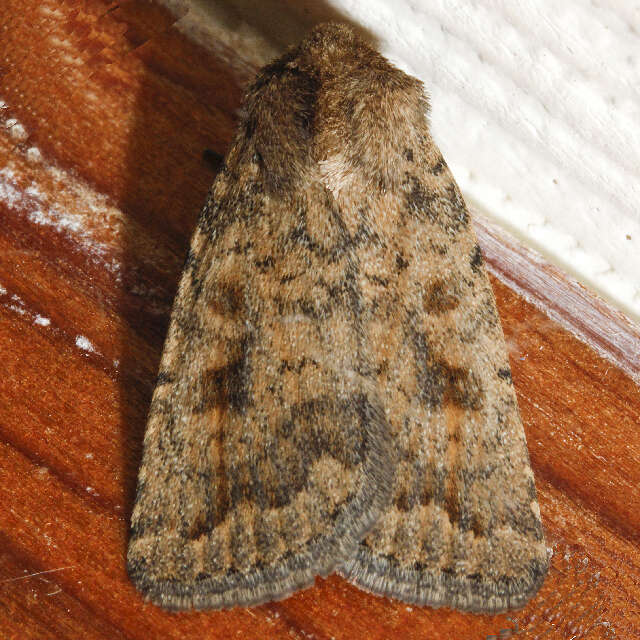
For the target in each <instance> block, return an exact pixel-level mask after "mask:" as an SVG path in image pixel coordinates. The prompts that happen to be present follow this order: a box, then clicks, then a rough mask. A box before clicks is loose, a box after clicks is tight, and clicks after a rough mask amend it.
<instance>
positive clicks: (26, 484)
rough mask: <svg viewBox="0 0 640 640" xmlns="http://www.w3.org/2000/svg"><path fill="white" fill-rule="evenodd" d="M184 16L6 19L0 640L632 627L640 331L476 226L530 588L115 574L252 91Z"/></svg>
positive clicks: (90, 14)
mask: <svg viewBox="0 0 640 640" xmlns="http://www.w3.org/2000/svg"><path fill="white" fill-rule="evenodd" d="M174 20H175V19H174V18H173V17H172V16H171V15H170V14H168V13H167V12H166V11H165V10H163V9H160V8H158V7H157V6H155V5H153V4H151V3H149V2H130V3H123V4H120V5H115V4H114V5H110V4H108V3H103V2H98V1H92V0H88V1H86V2H82V3H80V2H77V3H74V2H69V1H60V2H58V0H56V1H55V2H54V1H53V0H47V1H45V2H36V1H35V0H4V2H3V3H2V7H1V8H0V100H2V101H3V102H2V103H0V104H1V106H0V354H1V357H2V360H1V366H2V377H1V378H0V638H1V639H2V640H5V639H13V638H16V639H18V638H19V639H25V638H27V639H28V638H37V639H39V640H41V639H48V638H56V639H58V640H62V639H67V638H89V639H91V638H109V639H113V638H131V639H134V638H136V639H138V638H139V639H143V638H198V639H202V638H216V639H217V638H220V639H227V638H251V639H253V638H255V639H256V640H258V639H260V640H270V639H276V638H288V639H290V638H298V639H309V638H314V639H316V640H329V639H330V638H335V639H336V640H338V639H342V638H344V639H349V640H354V639H359V638H366V639H386V638H403V639H407V640H411V639H416V640H417V639H418V638H420V639H423V638H430V639H431V638H446V639H467V638H469V639H475V638H479V639H484V638H486V637H487V636H491V635H494V636H497V637H500V638H507V637H511V636H512V635H516V632H518V633H519V634H520V635H519V636H518V637H526V638H549V639H551V638H574V639H578V638H588V639H601V638H618V639H620V638H635V637H638V636H640V550H639V546H640V534H639V532H640V495H639V491H638V487H639V486H640V428H639V424H640V390H639V388H638V386H637V381H638V376H639V374H640V372H639V370H638V358H637V354H638V344H640V333H639V332H638V330H637V328H634V327H633V326H632V325H630V324H629V323H627V322H626V321H625V320H624V318H621V317H620V316H618V315H617V314H616V313H615V312H611V311H610V310H609V309H608V308H607V307H606V306H605V305H604V304H603V303H601V302H599V301H597V300H595V299H594V298H592V297H591V296H590V295H589V294H588V293H587V292H585V291H584V290H582V289H581V288H580V287H579V286H578V285H575V283H572V282H570V281H569V280H567V279H565V278H564V277H563V276H562V274H560V273H559V272H558V271H557V270H554V269H552V268H551V267H549V266H548V265H545V263H544V262H543V261H541V260H539V259H538V258H536V257H535V256H533V255H532V254H530V253H529V252H527V251H525V250H523V249H522V248H521V247H518V245H517V244H514V243H513V242H512V241H511V240H509V239H506V238H503V237H502V236H501V234H500V232H498V231H496V230H495V229H493V228H492V227H491V225H488V224H486V223H484V222H482V221H481V220H479V221H478V223H477V224H478V227H477V228H478V231H479V237H480V241H481V244H482V246H483V250H484V251H485V255H486V258H487V262H488V265H489V268H490V271H491V272H492V274H494V275H493V276H492V283H493V286H494V290H495V293H496V297H497V301H498V307H499V311H500V315H501V318H502V321H503V326H504V331H505V334H506V338H507V343H508V345H509V349H510V356H511V363H512V368H513V378H514V383H515V386H516V390H517V392H518V397H519V401H520V407H521V412H522V417H523V420H524V423H525V428H526V433H527V439H528V443H529V450H530V453H531V459H532V465H533V469H534V473H535V476H536V483H537V486H538V490H539V498H540V507H541V512H542V519H543V523H544V525H545V528H546V531H547V537H548V546H549V547H550V548H551V549H552V550H553V559H552V569H551V571H550V574H549V577H548V579H547V580H546V582H545V584H544V586H543V588H542V589H541V591H540V593H539V594H538V596H537V597H536V598H534V600H533V601H532V602H531V603H530V604H529V605H528V606H527V607H526V608H525V609H524V610H521V611H517V612H512V613H511V614H508V615H499V616H478V615H471V614H461V613H458V612H455V611H450V610H447V609H441V610H437V611H436V610H433V609H429V608H420V607H410V606H406V605H404V604H402V603H399V602H395V601H390V600H387V599H382V598H377V597H375V596H372V595H369V594H366V593H363V592H362V591H360V590H358V589H357V588H355V587H353V586H351V585H350V584H349V583H347V582H345V581H344V580H342V579H341V578H338V577H336V576H331V577H329V578H328V579H326V580H318V581H317V584H316V586H315V587H314V588H312V589H309V590H306V591H304V592H301V593H299V594H297V595H295V596H293V597H291V598H289V599H287V600H284V601H282V602H279V603H275V604H269V605H265V606H261V607H257V608H254V609H240V610H233V611H230V612H211V613H182V614H171V613H167V612H165V611H163V610H161V609H159V608H157V607H155V606H153V605H150V604H147V603H145V602H143V600H142V598H141V597H140V596H139V595H138V593H137V592H136V591H135V589H134V588H133V587H132V585H131V584H130V582H129V580H128V579H127V576H126V573H125V562H124V560H125V550H126V543H127V528H128V518H129V513H130V509H131V506H132V501H133V491H134V487H135V479H136V473H137V467H138V463H139V458H140V449H141V442H142V436H143V431H144V426H145V416H146V412H147V409H148V406H149V400H150V394H151V391H152V384H153V380H154V377H155V374H156V368H157V364H158V360H159V357H160V353H161V348H162V341H163V338H164V332H165V330H166V326H167V320H168V313H169V309H170V305H171V301H172V298H173V295H174V292H175V289H176V285H177V279H178V276H179V271H180V267H181V264H182V262H183V258H184V255H185V251H186V247H187V242H188V238H189V234H190V232H191V229H192V227H193V225H194V222H195V219H196V216H197V214H198V212H199V209H200V207H201V205H202V203H203V202H204V198H205V195H206V192H207V189H208V187H209V184H210V182H211V181H212V179H213V170H212V169H211V167H210V166H209V165H208V164H207V163H206V162H205V161H204V160H203V159H202V154H203V151H204V150H205V149H213V150H216V151H218V152H220V153H223V152H224V151H225V148H226V145H227V144H228V142H229V140H230V136H231V134H232V130H233V125H234V119H235V112H236V109H237V107H238V105H239V102H240V98H241V94H242V84H243V82H246V80H247V77H248V75H247V74H246V73H245V72H244V71H243V66H242V65H241V64H233V62H229V61H232V60H233V52H232V51H228V50H225V49H224V47H219V48H218V49H215V48H212V49H211V50H205V49H202V48H200V47H198V46H196V45H194V44H192V43H190V42H189V41H188V40H187V39H186V38H185V37H184V36H182V35H181V33H180V32H179V30H178V29H176V27H175V24H174ZM211 51H216V53H215V54H214V53H212V52H211ZM225 60H227V62H224V61H225ZM496 276H497V277H496ZM528 300H529V301H532V302H533V303H534V304H532V302H529V301H528ZM569 329H571V331H570V330H569ZM572 331H575V332H576V333H577V335H579V336H580V337H581V339H578V338H577V337H576V336H575V335H574V333H572ZM634 350H635V351H634ZM634 354H635V355H634ZM501 630H502V631H501Z"/></svg>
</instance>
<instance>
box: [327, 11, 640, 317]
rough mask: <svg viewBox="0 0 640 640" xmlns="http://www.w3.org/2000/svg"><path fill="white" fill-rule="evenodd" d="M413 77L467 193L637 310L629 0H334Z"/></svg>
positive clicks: (637, 166)
mask: <svg viewBox="0 0 640 640" xmlns="http://www.w3.org/2000/svg"><path fill="white" fill-rule="evenodd" d="M330 4H331V5H332V6H333V7H335V8H336V9H339V10H340V11H341V12H342V13H343V14H344V15H345V17H348V18H350V19H352V20H353V21H354V22H357V23H359V24H361V25H362V26H364V27H366V28H367V29H368V30H369V31H371V32H372V33H373V34H375V35H376V36H377V37H378V38H379V40H380V46H381V51H382V52H383V53H384V54H385V55H386V56H387V57H389V58H390V59H391V60H393V61H394V62H395V63H396V64H397V65H398V66H400V67H401V68H403V69H404V70H406V71H407V72H408V73H411V74H412V75H415V76H417V77H419V78H421V79H422V80H423V81H424V83H425V86H426V87H427V90H428V92H429V94H430V96H431V105H432V111H431V113H432V115H431V122H432V130H433V134H434V137H435V139H436V141H437V143H438V145H439V146H440V148H441V149H442V152H443V154H444V156H445V158H446V159H447V161H448V163H449V165H450V167H451V168H452V170H453V172H454V174H455V177H456V180H457V181H458V184H459V185H460V187H461V188H462V190H463V192H464V193H465V196H466V198H467V199H468V200H469V201H470V202H472V203H474V204H476V205H477V206H479V207H480V208H481V209H482V210H484V211H485V212H486V213H487V214H488V215H489V216H490V217H492V218H494V219H495V220H497V221H498V222H500V223H501V224H503V225H505V226H506V227H507V228H508V229H509V230H510V231H512V232H515V233H516V235H518V236H519V237H520V238H522V239H524V241H525V243H526V244H528V245H530V246H532V247H534V248H536V249H538V250H539V251H541V252H542V253H543V254H545V255H546V256H547V257H548V258H549V259H550V260H551V261H553V262H555V263H556V264H558V265H560V266H561V267H563V268H565V269H566V270H568V271H570V272H572V273H573V274H574V275H575V276H576V277H577V278H578V280H580V281H581V282H583V283H584V284H586V285H587V286H590V287H591V288H593V289H595V290H597V291H598V292H600V293H601V294H602V295H604V296H605V297H606V298H608V299H609V300H611V301H612V302H613V303H614V304H615V305H616V306H618V307H619V308H620V309H622V310H623V311H625V312H626V313H627V314H629V315H631V316H633V317H635V318H636V319H639V318H640V36H639V34H640V4H639V3H637V2H625V1H624V0H617V1H616V0H602V1H601V2H588V1H586V0H584V1H579V0H569V1H566V0H563V1H562V2H557V1H555V0H521V1H519V2H516V1H514V0H494V1H490V0H485V1H484V2H470V1H468V0H464V1H462V0H448V1H446V2H445V1H444V0H440V1H438V0H413V1H412V0H333V1H332V2H331V3H330Z"/></svg>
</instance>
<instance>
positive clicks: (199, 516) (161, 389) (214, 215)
mask: <svg viewBox="0 0 640 640" xmlns="http://www.w3.org/2000/svg"><path fill="white" fill-rule="evenodd" d="M314 100H315V85H314V83H313V81H312V79H310V78H309V77H308V76H307V75H305V74H303V73H300V72H298V71H297V70H295V69H294V70H293V71H292V70H291V69H290V67H289V66H287V63H286V61H285V62H281V63H277V64H276V65H273V66H272V67H270V68H268V69H267V70H266V71H265V72H264V73H263V74H262V75H261V76H260V77H259V78H258V80H257V82H256V83H255V85H254V87H253V89H252V92H251V93H250V95H249V97H248V99H247V105H246V114H245V116H244V120H243V123H242V124H241V128H240V132H239V134H238V136H237V137H236V140H235V142H234V145H233V147H232V150H231V151H230V153H229V156H228V157H227V161H226V165H225V168H224V169H223V171H222V173H221V174H220V175H219V177H218V178H217V180H216V182H215V184H214V187H213V189H212V193H211V195H210V198H209V202H208V203H207V206H206V207H205V209H204V211H203V213H202V215H201V217H200V221H199V225H198V228H197V230H196V232H195V234H194V236H193V239H192V243H191V249H190V251H189V255H188V258H187V261H186V265H185V270H184V273H183V276H182V280H181V282H180V286H179V291H178V294H177V297H176V301H175V304H174V309H173V313H172V317H171V323H170V328H169V332H168V337H167V339H166V344H165V348H164V353H163V357H162V361H161V366H160V374H159V377H158V382H157V387H156V389H155V392H154V395H153V400H152V404H151V409H150V415H149V420H148V425H147V431H146V434H145V440H144V455H143V460H142V465H141V469H140V473H139V484H138V493H137V499H136V503H135V507H134V511H133V516H132V530H131V539H130V545H129V552H128V570H129V573H130V575H131V577H132V579H133V581H134V582H135V584H136V585H137V586H138V588H140V589H141V590H142V591H143V592H144V593H145V594H146V595H147V597H148V598H150V599H151V600H152V601H153V602H155V603H157V604H160V605H162V606H165V607H168V608H175V609H183V608H190V607H195V608H205V607H211V608H219V607H230V606H234V605H251V604H258V603H260V602H264V601H269V600H274V599H278V598H282V597H284V596H286V595H288V594H290V593H291V592H292V591H294V590H295V589H298V588H301V587H305V586H308V585H309V584H311V583H312V582H313V580H314V577H315V576H316V575H326V574H327V573H329V572H331V571H332V570H334V569H335V568H336V566H337V565H339V564H341V563H343V562H344V561H345V560H346V559H347V558H348V557H349V556H350V555H353V553H355V550H356V547H357V545H358V543H359V542H360V540H361V539H362V537H363V536H364V534H365V533H366V531H367V530H368V529H370V527H371V525H372V524H373V523H374V521H375V520H376V519H377V518H378V517H379V516H380V513H381V511H382V509H383V507H386V505H387V503H388V501H389V498H390V491H391V488H392V474H393V468H394V464H393V462H392V460H391V457H392V453H391V445H390V440H389V429H388V425H387V424H386V422H385V419H384V413H383V411H382V409H381V407H380V405H379V403H378V402H377V394H375V393H373V386H372V377H371V375H370V374H369V375H367V373H366V372H370V371H371V363H370V354H369V353H368V349H369V345H366V344H364V342H363V336H364V334H363V332H362V328H361V323H362V320H361V316H362V312H363V293H362V291H361V287H360V284H359V275H358V274H359V270H360V266H359V264H358V261H357V255H356V253H355V244H354V242H353V239H352V238H351V237H350V235H349V232H348V230H347V229H346V228H345V225H344V221H343V220H342V219H341V215H340V212H339V211H338V210H337V209H336V207H335V206H334V202H333V196H332V195H331V193H330V192H328V191H327V190H326V189H325V188H324V187H323V186H322V185H321V184H320V182H319V174H318V173H317V168H316V165H315V164H314V163H312V162H311V161H310V160H309V159H308V153H309V143H308V141H307V140H306V138H307V137H308V135H307V128H308V126H309V123H308V113H309V112H310V110H312V108H313V104H314ZM276 144H277V145H279V148H278V149H277V151H276V150H274V147H273V145H276ZM274 153H278V154H280V155H279V156H278V157H277V158H275V157H272V156H273V154H274ZM282 154H284V155H285V156H286V157H284V158H282V157H281V155H282ZM287 154H288V155H287Z"/></svg>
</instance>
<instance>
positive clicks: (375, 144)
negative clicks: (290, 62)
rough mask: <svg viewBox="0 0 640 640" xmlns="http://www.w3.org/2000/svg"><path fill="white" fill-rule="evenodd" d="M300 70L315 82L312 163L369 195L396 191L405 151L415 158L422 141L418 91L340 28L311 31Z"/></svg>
mask: <svg viewBox="0 0 640 640" xmlns="http://www.w3.org/2000/svg"><path fill="white" fill-rule="evenodd" d="M297 56H298V64H299V66H300V67H301V68H304V69H305V70H306V72H307V73H309V75H311V76H313V77H315V78H316V79H317V94H316V102H315V114H314V119H313V146H314V149H313V154H314V159H315V160H316V161H318V162H321V163H324V166H330V167H331V169H332V171H334V172H338V173H340V172H343V173H344V174H345V176H347V175H349V174H352V173H354V172H357V173H358V174H359V175H360V176H363V175H364V177H365V178H366V179H367V181H368V182H369V183H370V185H371V187H372V188H383V189H392V188H394V187H395V186H397V185H399V184H401V183H402V181H403V179H404V174H405V163H404V162H402V161H401V160H402V159H403V158H406V156H407V151H408V150H411V151H412V154H411V155H414V156H416V155H419V153H420V149H421V147H423V145H424V143H425V137H426V136H427V135H428V123H427V114H428V109H429V107H428V101H427V98H426V96H425V94H424V90H423V86H422V83H421V82H420V81H419V80H417V79H416V78H413V77H411V76H409V75H407V74H405V73H404V72H402V71H400V70H399V69H397V68H396V67H394V66H393V65H392V64H391V63H389V62H388V61H387V60H386V59H385V58H384V57H383V56H381V55H380V54H379V53H378V52H377V51H375V50H374V49H373V48H372V47H371V46H370V45H369V44H368V43H367V42H366V41H365V40H364V39H363V38H362V37H360V36H359V35H358V34H357V33H356V32H355V31H353V30H352V29H351V28H349V27H347V26H346V25H342V24H333V23H329V24H324V25H319V26H318V27H316V28H315V29H314V30H313V31H312V32H311V34H310V35H309V37H308V38H307V39H306V40H304V41H303V42H302V44H301V45H300V47H299V49H298V54H297Z"/></svg>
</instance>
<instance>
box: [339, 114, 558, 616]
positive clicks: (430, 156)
mask: <svg viewBox="0 0 640 640" xmlns="http://www.w3.org/2000/svg"><path fill="white" fill-rule="evenodd" d="M423 134H424V135H423V137H422V141H421V143H420V144H417V145H411V146H408V147H407V149H406V150H405V152H404V153H403V154H402V156H399V157H397V158H396V160H397V163H398V171H399V172H401V174H402V176H403V178H402V180H401V182H400V184H399V185H398V186H397V188H396V189H394V190H391V191H389V192H387V193H383V194H370V195H369V197H368V204H367V207H366V208H367V210H368V211H369V212H370V213H369V215H370V222H369V224H370V228H371V233H372V234H374V235H376V236H377V238H379V241H378V242H376V243H374V244H372V245H369V246H368V247H367V248H366V249H364V251H363V253H361V254H360V255H359V260H360V262H361V263H362V264H366V265H368V270H366V273H367V274H368V276H369V278H370V281H371V283H372V284H371V287H370V289H369V290H368V291H367V295H366V296H365V305H366V307H367V308H368V309H370V313H369V315H368V316H367V317H366V319H365V321H364V324H365V326H366V330H365V331H366V334H367V340H368V341H369V342H370V344H372V345H375V349H376V353H375V355H374V357H373V360H374V367H375V369H376V372H377V380H378V384H379V389H380V394H381V395H380V398H381V402H382V405H383V406H384V408H385V411H386V415H387V418H388V420H389V423H390V425H391V429H392V434H393V440H394V443H395V447H396V451H397V455H398V467H397V469H396V480H395V489H394V498H393V501H392V503H391V507H390V508H389V509H388V511H387V512H386V513H385V515H384V517H383V518H382V519H381V521H380V522H379V523H378V524H377V525H376V526H375V528H374V530H373V531H372V532H371V533H370V534H369V535H368V536H367V538H366V539H365V541H364V542H363V544H362V545H361V546H360V547H359V550H358V552H357V554H356V555H355V556H354V557H353V558H352V559H351V560H350V561H349V562H348V563H347V564H346V565H345V567H344V568H343V569H342V571H343V572H344V573H345V574H346V575H347V576H348V577H349V578H350V579H351V580H352V581H354V582H355V583H356V584H358V585H360V586H362V587H363V588H365V589H367V590H370V591H373V592H375V593H379V594H384V595H388V596H394V597H397V598H400V599H402V600H404V601H406V602H415V603H418V604H427V605H431V606H440V605H446V606H450V607H455V608H457V609H463V610H471V611H478V612H480V611H483V612H489V611H498V610H503V609H507V608H511V607H516V606H519V605H522V604H523V603H524V602H525V601H526V600H527V599H529V598H530V597H531V595H533V593H535V591H536V590H537V589H538V587H539V586H540V584H541V582H542V579H543V578H544V575H545V573H546V571H547V565H548V560H547V554H546V547H545V544H544V538H543V531H542V526H541V523H540V512H539V508H538V503H537V499H536V490H535V485H534V479H533V474H532V472H531V468H530V465H529V457H528V452H527V446H526V441H525V436H524V431H523V427H522V423H521V421H520V417H519V413H518V408H517V404H516V396H515V393H514V389H513V385H512V380H511V371H510V368H509V361H508V358H507V353H506V347H505V342H504V337H503V334H502V329H501V326H500V321H499V318H498V314H497V310H496V304H495V300H494V297H493V293H492V290H491V286H490V283H489V281H488V278H487V275H486V273H485V270H484V266H483V260H482V255H481V252H480V248H479V247H478V245H477V243H476V239H475V234H474V232H473V230H472V228H471V225H470V221H469V216H468V213H467V210H466V207H465V203H464V201H463V199H462V196H461V194H460V192H459V190H458V187H457V186H456V184H455V182H454V180H453V178H452V176H451V174H450V172H449V170H448V168H447V166H446V164H445V162H444V160H443V158H442V156H441V155H440V152H439V151H438V149H437V147H436V146H435V144H434V143H433V141H432V140H431V139H430V137H429V135H428V133H427V129H426V122H425V125H424V129H423ZM338 201H339V199H338Z"/></svg>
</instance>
